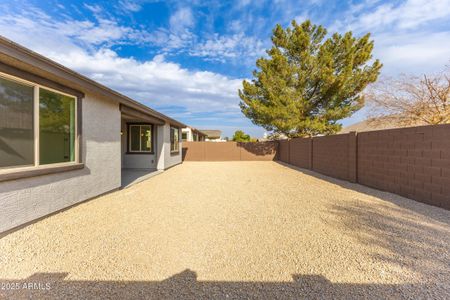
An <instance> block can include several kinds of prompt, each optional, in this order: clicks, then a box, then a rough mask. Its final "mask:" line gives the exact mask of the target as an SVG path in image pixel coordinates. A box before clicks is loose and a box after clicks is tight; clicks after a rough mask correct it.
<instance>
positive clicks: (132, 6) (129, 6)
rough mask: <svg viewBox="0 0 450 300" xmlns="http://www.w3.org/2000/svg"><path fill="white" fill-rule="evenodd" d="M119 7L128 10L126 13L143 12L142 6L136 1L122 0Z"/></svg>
mask: <svg viewBox="0 0 450 300" xmlns="http://www.w3.org/2000/svg"><path fill="white" fill-rule="evenodd" d="M119 6H120V7H121V8H122V9H124V10H126V11H130V12H137V11H140V10H141V8H142V7H141V5H140V4H139V3H137V2H135V1H130V0H121V1H119Z"/></svg>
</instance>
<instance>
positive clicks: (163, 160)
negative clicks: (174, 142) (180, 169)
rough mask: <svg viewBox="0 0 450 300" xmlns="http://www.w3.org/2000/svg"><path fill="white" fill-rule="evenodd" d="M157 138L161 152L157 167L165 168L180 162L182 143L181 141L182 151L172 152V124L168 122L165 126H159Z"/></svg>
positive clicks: (159, 151) (159, 152) (158, 148)
mask: <svg viewBox="0 0 450 300" xmlns="http://www.w3.org/2000/svg"><path fill="white" fill-rule="evenodd" d="M180 137H181V130H180ZM156 139H157V143H156V144H157V145H156V146H157V150H158V151H157V153H158V154H159V156H158V157H157V169H158V170H165V169H168V168H170V167H172V166H175V165H177V164H180V163H181V152H182V151H181V146H182V143H181V142H180V151H179V152H178V153H176V154H174V153H170V124H168V123H166V124H165V125H164V126H158V128H157V137H156Z"/></svg>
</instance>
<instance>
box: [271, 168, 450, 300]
mask: <svg viewBox="0 0 450 300" xmlns="http://www.w3.org/2000/svg"><path fill="white" fill-rule="evenodd" d="M280 164H282V165H283V166H285V167H288V168H291V169H294V170H297V171H299V172H301V173H303V174H305V175H309V176H313V177H315V178H318V179H321V180H324V181H327V182H329V183H332V184H336V185H338V186H340V187H342V188H345V189H349V190H353V191H356V192H358V193H362V194H365V195H369V196H371V197H374V198H375V199H374V201H373V202H369V201H362V200H358V198H357V197H355V198H352V199H347V200H349V201H345V202H342V201H341V202H336V203H332V204H331V205H330V206H328V207H324V208H325V209H326V210H327V213H329V214H331V215H333V216H335V217H337V218H335V221H333V222H332V223H330V225H331V226H332V227H333V228H335V229H337V230H340V232H342V234H345V235H347V236H349V237H351V238H352V239H354V240H355V241H356V242H358V243H361V244H365V245H370V247H371V249H373V252H372V253H371V256H372V257H374V258H375V259H377V260H382V261H385V262H388V263H391V264H395V265H398V266H400V267H401V268H406V269H409V270H411V271H413V272H414V273H416V274H421V275H422V278H426V279H427V280H429V282H433V281H434V282H440V283H443V284H446V289H447V293H449V294H450V284H449V283H450V268H449V266H450V256H449V253H450V211H447V210H445V209H443V208H439V207H434V206H430V205H427V204H424V203H420V202H417V201H414V200H411V199H408V198H404V197H402V196H399V195H395V194H392V193H389V192H383V191H379V190H376V189H372V188H369V187H365V186H362V185H359V184H354V183H350V182H346V181H343V180H339V179H334V178H331V177H328V176H325V175H321V174H319V173H316V172H313V171H310V170H305V169H301V168H297V167H294V166H291V165H288V164H285V163H280ZM378 199H379V200H382V201H377V200H378ZM384 201H387V202H390V203H392V204H395V205H389V203H386V202H384ZM386 250H387V251H386ZM449 296H450V295H449Z"/></svg>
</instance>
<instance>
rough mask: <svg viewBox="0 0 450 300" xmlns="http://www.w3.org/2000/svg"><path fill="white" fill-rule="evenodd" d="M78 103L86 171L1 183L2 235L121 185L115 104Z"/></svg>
mask: <svg viewBox="0 0 450 300" xmlns="http://www.w3.org/2000/svg"><path fill="white" fill-rule="evenodd" d="M82 102H83V105H82V132H83V134H82V140H81V145H80V147H81V153H82V162H83V163H84V164H85V166H84V168H83V169H81V170H73V171H67V172H62V173H55V174H51V175H42V176H37V177H30V178H23V179H17V180H12V181H4V182H0V207H1V210H0V232H3V231H6V230H8V229H11V228H14V227H16V226H19V225H22V224H24V223H27V222H29V221H32V220H35V219H37V218H40V217H43V216H45V215H48V214H50V213H52V212H55V211H58V210H61V209H63V208H66V207H68V206H71V205H73V204H76V203H79V202H81V201H84V200H87V199H90V198H92V197H95V196H98V195H101V194H104V193H106V192H108V191H111V190H114V189H117V188H119V187H120V184H121V168H120V167H121V154H120V153H121V151H120V147H121V146H120V144H121V142H120V124H121V121H120V118H121V116H120V111H119V104H118V103H115V102H113V101H110V100H101V99H99V98H95V97H93V96H91V95H89V94H87V95H86V96H85V97H84V99H83V100H82ZM99 116H107V117H99Z"/></svg>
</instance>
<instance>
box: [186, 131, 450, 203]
mask: <svg viewBox="0 0 450 300" xmlns="http://www.w3.org/2000/svg"><path fill="white" fill-rule="evenodd" d="M183 160H187V161H232V160H241V161H243V160H279V161H282V162H285V163H288V164H291V165H294V166H297V167H300V168H305V169H309V170H313V171H316V172H318V173H321V174H324V175H327V176H331V177H334V178H338V179H342V180H347V181H350V182H354V183H359V184H362V185H366V186H369V187H373V188H376V189H379V190H383V191H387V192H392V193H395V194H398V195H401V196H404V197H407V198H411V199H414V200H417V201H420V202H423V203H427V204H431V205H434V206H439V207H442V208H445V209H449V210H450V124H445V125H434V126H420V127H408V128H399V129H388V130H379V131H370V132H361V133H356V132H350V133H347V134H337V135H329V136H321V137H313V138H294V139H290V140H279V141H278V142H260V143H235V142H227V143H213V142H187V143H186V142H183Z"/></svg>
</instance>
